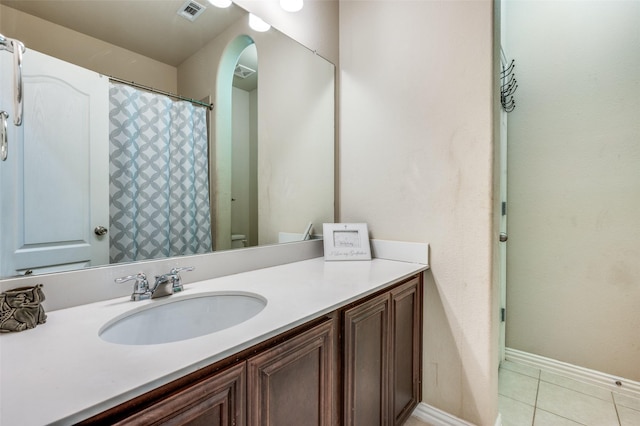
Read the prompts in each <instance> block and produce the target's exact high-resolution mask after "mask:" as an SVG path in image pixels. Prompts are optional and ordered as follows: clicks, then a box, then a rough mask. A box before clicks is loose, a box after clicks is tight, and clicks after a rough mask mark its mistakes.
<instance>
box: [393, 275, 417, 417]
mask: <svg viewBox="0 0 640 426" xmlns="http://www.w3.org/2000/svg"><path fill="white" fill-rule="evenodd" d="M390 307H391V312H390V318H391V336H390V338H391V353H390V357H391V358H390V364H391V374H390V376H391V377H390V383H389V388H390V392H389V398H390V404H391V405H390V407H391V408H390V410H391V413H393V417H392V419H393V423H392V424H393V425H395V426H398V425H402V424H403V423H404V422H405V421H406V420H407V418H408V417H409V416H410V415H411V412H412V411H413V409H414V408H415V407H416V405H418V403H419V402H420V391H421V389H420V381H421V375H422V371H421V368H420V366H421V365H422V362H421V360H422V344H421V343H422V286H421V285H420V281H419V279H418V278H416V279H414V280H412V281H409V282H408V283H406V284H404V285H401V286H400V287H398V288H396V289H394V290H391V304H390Z"/></svg>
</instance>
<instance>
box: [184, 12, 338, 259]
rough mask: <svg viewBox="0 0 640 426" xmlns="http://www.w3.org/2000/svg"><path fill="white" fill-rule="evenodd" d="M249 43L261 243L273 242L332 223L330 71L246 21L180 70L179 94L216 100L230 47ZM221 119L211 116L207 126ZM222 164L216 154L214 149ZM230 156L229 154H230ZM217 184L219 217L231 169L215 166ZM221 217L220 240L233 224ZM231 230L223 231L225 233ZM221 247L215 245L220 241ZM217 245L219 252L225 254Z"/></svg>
mask: <svg viewBox="0 0 640 426" xmlns="http://www.w3.org/2000/svg"><path fill="white" fill-rule="evenodd" d="M243 34H246V35H248V36H250V37H251V38H252V39H253V40H254V41H255V44H256V47H257V51H258V63H259V66H258V69H259V70H258V209H259V212H258V221H259V223H258V233H259V235H258V241H259V244H273V243H276V242H278V233H279V232H292V233H302V232H303V231H304V229H305V227H306V225H307V224H308V222H313V223H314V224H315V225H316V228H315V229H316V232H317V230H318V229H321V224H322V223H323V222H332V221H333V217H334V209H333V201H334V185H333V182H334V173H333V163H334V147H333V139H334V128H333V126H331V125H328V123H332V122H333V120H334V101H335V90H334V75H335V68H334V66H333V65H332V64H331V63H329V62H328V61H326V60H325V59H323V58H321V57H319V56H317V55H314V54H313V53H312V52H310V51H309V50H308V49H306V48H304V47H302V46H300V45H299V44H298V43H297V42H295V41H294V40H292V39H290V38H289V37H286V36H284V35H283V34H281V33H279V32H278V31H275V30H270V31H268V32H265V33H257V32H254V31H252V30H250V29H249V28H248V26H247V24H246V18H245V19H243V20H241V21H239V22H237V23H236V24H235V25H233V26H231V27H230V28H228V29H227V30H225V32H224V33H223V34H221V35H220V36H218V37H217V38H216V39H215V40H213V41H212V42H211V43H209V44H208V45H207V46H205V47H204V48H203V49H201V50H200V51H199V52H198V53H196V54H195V55H193V56H192V57H191V58H189V59H187V60H186V61H185V62H184V63H183V64H181V65H180V66H179V67H178V70H179V71H178V82H179V84H178V86H179V88H180V93H182V94H184V95H186V96H190V97H194V98H196V99H200V98H203V97H205V96H207V95H210V96H212V99H215V98H216V83H217V82H216V73H217V72H218V68H219V62H220V58H221V57H222V55H223V52H224V51H225V49H226V47H227V46H228V45H229V43H230V42H231V41H232V40H234V39H235V38H236V37H238V36H239V35H243ZM221 114H224V108H216V109H214V119H213V121H212V126H214V131H212V132H211V134H215V132H216V131H217V129H215V126H216V125H217V123H218V122H219V120H220V119H221V118H220V117H221V116H220V115H221ZM216 152H217V153H218V154H216V155H219V156H220V157H222V156H223V155H225V153H220V147H219V146H218V147H216ZM229 156H230V153H229ZM216 164H217V167H216V168H214V167H212V170H216V175H215V180H214V181H212V185H218V186H217V188H218V190H219V191H220V193H219V194H218V195H223V196H218V197H217V198H216V199H217V201H216V206H215V209H216V210H217V211H221V212H224V211H225V206H224V205H223V203H225V202H226V203H228V204H229V206H228V207H229V209H230V203H231V201H230V200H231V196H224V194H223V193H222V191H224V188H221V186H222V187H226V186H230V185H220V182H224V179H225V176H227V175H229V179H230V171H229V170H228V166H227V164H230V161H216ZM226 216H227V215H225V214H224V213H222V214H219V215H218V218H217V219H216V221H215V223H216V230H217V231H218V235H219V236H220V238H221V239H224V238H225V236H226V235H228V236H229V238H230V235H231V224H230V216H229V220H228V222H229V223H228V224H226V223H225V218H226ZM225 229H228V230H227V231H224V230H225ZM217 241H218V239H217ZM224 243H225V242H224V241H220V242H219V243H218V244H217V245H216V248H217V249H223V248H225V246H224Z"/></svg>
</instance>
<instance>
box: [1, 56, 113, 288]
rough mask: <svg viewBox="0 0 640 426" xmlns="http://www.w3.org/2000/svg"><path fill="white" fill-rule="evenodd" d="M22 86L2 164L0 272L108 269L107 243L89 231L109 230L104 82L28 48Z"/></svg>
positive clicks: (106, 107)
mask: <svg viewBox="0 0 640 426" xmlns="http://www.w3.org/2000/svg"><path fill="white" fill-rule="evenodd" d="M3 65H4V61H3ZM4 73H7V70H4ZM5 80H6V79H5ZM23 81H24V119H23V125H22V127H16V128H14V129H13V133H14V134H13V139H14V140H13V143H12V146H11V148H12V149H11V152H10V153H9V159H8V161H7V162H5V164H2V168H3V170H2V199H3V201H2V202H3V203H5V205H4V206H3V213H5V212H6V213H7V215H6V216H5V215H4V214H3V216H2V224H1V225H0V226H1V227H2V229H3V231H2V234H5V235H7V234H8V235H7V236H8V238H9V240H8V242H7V244H6V246H5V247H3V249H4V250H6V251H4V250H3V258H5V259H6V260H7V261H6V262H4V263H5V264H3V265H2V271H0V273H1V274H2V275H3V276H4V275H14V274H16V273H18V272H19V271H23V270H33V271H34V272H35V273H37V272H38V271H44V270H51V268H54V269H55V266H57V265H63V264H67V265H71V264H75V265H78V266H81V265H87V264H88V265H100V264H106V263H108V260H109V258H108V249H109V247H108V244H109V241H108V237H107V236H97V235H95V234H94V232H93V229H94V228H95V227H96V226H99V225H101V226H104V227H108V225H109V223H108V221H109V216H108V214H109V208H108V206H109V204H108V203H109V175H108V170H109V169H108V159H109V145H108V143H109V142H108V137H109V135H108V93H109V92H108V90H109V89H108V79H107V78H105V77H103V76H100V75H99V74H96V73H95V72H92V71H89V70H86V69H84V68H81V67H77V66H75V65H72V64H69V63H66V62H64V61H60V60H58V59H55V58H52V57H49V56H47V55H43V54H41V53H39V52H36V51H33V50H29V49H28V50H27V52H26V53H25V55H24V61H23ZM4 87H5V84H4V82H3V88H4ZM9 199H10V200H11V201H10V202H8V200H9ZM54 224H55V225H54Z"/></svg>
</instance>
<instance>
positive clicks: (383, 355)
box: [343, 294, 389, 426]
mask: <svg viewBox="0 0 640 426" xmlns="http://www.w3.org/2000/svg"><path fill="white" fill-rule="evenodd" d="M343 359H344V364H343V368H344V386H345V389H344V395H345V398H344V409H345V417H346V418H345V424H346V425H353V426H375V425H386V424H388V423H387V422H386V421H385V419H387V418H388V414H387V412H388V409H389V404H387V402H386V401H388V390H389V374H388V371H389V295H388V294H383V295H381V296H378V297H376V298H374V299H371V300H369V301H367V302H364V303H362V304H360V305H358V306H355V307H353V308H350V309H347V310H346V311H345V312H344V356H343Z"/></svg>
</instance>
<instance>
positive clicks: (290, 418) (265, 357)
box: [80, 274, 422, 426]
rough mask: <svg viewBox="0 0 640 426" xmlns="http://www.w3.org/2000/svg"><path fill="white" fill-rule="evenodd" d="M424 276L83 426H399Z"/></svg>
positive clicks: (418, 330)
mask: <svg viewBox="0 0 640 426" xmlns="http://www.w3.org/2000/svg"><path fill="white" fill-rule="evenodd" d="M421 280H422V275H421V274H419V275H416V276H414V277H412V278H410V279H408V280H406V281H404V282H403V283H400V284H397V285H394V286H391V287H389V288H388V289H385V290H381V291H379V292H378V293H376V294H373V295H371V296H368V297H366V298H364V299H361V300H359V301H356V302H354V303H351V304H350V305H348V306H346V307H344V308H341V309H339V310H337V311H334V312H332V313H330V314H327V315H324V316H322V317H320V318H316V319H314V320H312V321H310V322H308V323H305V324H302V325H300V326H298V327H296V328H294V329H292V330H290V331H287V332H285V333H283V334H280V335H278V336H276V337H273V338H271V339H268V340H267V341H265V342H262V343H259V344H257V345H255V346H252V347H250V348H248V349H245V350H243V351H241V352H239V353H237V354H235V355H233V356H231V357H229V358H226V359H224V360H222V361H218V362H216V363H214V364H212V365H209V366H207V367H204V368H202V369H200V370H198V371H196V372H193V373H191V374H189V375H186V376H184V377H181V378H179V379H177V380H174V381H173V382H170V383H168V384H166V385H164V386H161V387H159V388H157V389H155V390H153V391H151V392H148V393H146V394H143V395H141V396H139V397H136V398H134V399H132V400H130V401H128V402H125V403H123V404H121V405H119V406H116V407H113V408H112V409H110V410H107V411H105V412H103V413H100V414H98V415H96V416H94V417H91V418H89V419H87V420H84V421H83V422H81V423H80V424H82V425H103V424H118V425H145V426H147V425H188V426H200V425H207V426H244V425H250V426H289V425H291V426H300V425H304V426H316V425H317V426H333V425H341V424H344V425H348V426H351V425H355V426H377V425H382V426H392V425H393V426H398V425H401V424H402V423H404V422H405V421H406V419H407V418H408V417H409V416H410V415H411V412H412V410H413V409H414V408H415V406H416V405H417V403H418V402H419V401H420V377H421V371H420V368H421V341H422V339H421V337H422V281H421Z"/></svg>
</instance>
